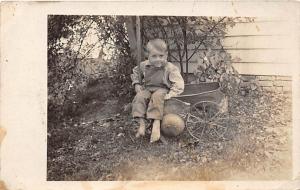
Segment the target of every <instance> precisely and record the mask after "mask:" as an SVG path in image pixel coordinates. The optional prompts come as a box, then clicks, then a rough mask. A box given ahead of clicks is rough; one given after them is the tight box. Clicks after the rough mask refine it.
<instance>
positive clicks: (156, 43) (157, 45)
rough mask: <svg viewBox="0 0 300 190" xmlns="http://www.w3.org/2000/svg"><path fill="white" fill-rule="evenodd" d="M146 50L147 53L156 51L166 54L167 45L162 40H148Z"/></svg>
mask: <svg viewBox="0 0 300 190" xmlns="http://www.w3.org/2000/svg"><path fill="white" fill-rule="evenodd" d="M146 49H147V51H148V53H149V52H150V51H151V50H153V49H155V50H158V51H160V52H163V53H167V52H168V48H167V44H166V43H165V42H164V41H163V40H162V39H154V40H150V41H149V42H148V43H147V46H146Z"/></svg>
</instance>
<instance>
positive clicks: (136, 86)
mask: <svg viewBox="0 0 300 190" xmlns="http://www.w3.org/2000/svg"><path fill="white" fill-rule="evenodd" d="M134 89H135V92H136V93H139V92H141V91H142V90H143V87H142V86H141V85H139V84H136V85H134Z"/></svg>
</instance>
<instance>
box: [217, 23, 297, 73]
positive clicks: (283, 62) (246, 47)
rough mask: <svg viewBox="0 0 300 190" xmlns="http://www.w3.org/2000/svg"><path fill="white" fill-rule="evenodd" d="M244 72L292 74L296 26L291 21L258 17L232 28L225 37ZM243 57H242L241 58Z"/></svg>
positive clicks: (227, 47)
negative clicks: (294, 28) (292, 26)
mask: <svg viewBox="0 0 300 190" xmlns="http://www.w3.org/2000/svg"><path fill="white" fill-rule="evenodd" d="M223 44H224V47H225V48H226V49H227V51H228V52H229V53H230V54H231V56H232V57H233V58H234V59H235V60H238V61H236V62H234V63H233V65H234V67H235V68H236V69H237V70H238V71H239V73H241V74H253V75H291V73H292V66H291V64H292V63H293V59H294V56H293V51H294V48H295V47H294V45H293V44H294V43H293V30H292V29H291V23H290V22H288V21H283V20H278V19H270V18H257V19H256V20H255V22H251V23H249V22H248V23H247V22H243V23H237V24H236V25H235V26H234V27H233V28H229V29H228V33H227V37H226V38H225V39H224V41H223ZM238 58H239V59H238Z"/></svg>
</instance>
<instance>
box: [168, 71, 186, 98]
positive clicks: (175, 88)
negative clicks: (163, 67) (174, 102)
mask: <svg viewBox="0 0 300 190" xmlns="http://www.w3.org/2000/svg"><path fill="white" fill-rule="evenodd" d="M169 80H170V82H171V88H170V92H169V95H170V96H171V97H174V96H177V95H179V94H181V93H182V92H183V90H184V80H183V78H182V76H181V74H180V71H179V69H178V68H177V67H176V66H175V67H174V68H172V70H171V72H170V74H169Z"/></svg>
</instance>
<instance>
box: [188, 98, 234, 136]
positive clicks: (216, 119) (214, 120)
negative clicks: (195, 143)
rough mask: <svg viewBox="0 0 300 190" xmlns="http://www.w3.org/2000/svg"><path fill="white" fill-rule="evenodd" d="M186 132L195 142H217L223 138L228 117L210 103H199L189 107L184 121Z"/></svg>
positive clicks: (215, 105)
mask: <svg viewBox="0 0 300 190" xmlns="http://www.w3.org/2000/svg"><path fill="white" fill-rule="evenodd" d="M186 122H187V123H186V126H187V130H188V132H189V133H190V135H191V136H192V137H194V138H195V139H197V140H203V139H204V136H203V135H204V134H205V137H206V138H209V137H210V138H212V140H219V139H224V138H225V136H224V135H225V133H226V132H227V129H228V123H229V116H228V113H227V112H224V111H223V110H222V109H221V107H220V105H219V104H217V103H215V102H211V101H201V102H198V103H196V104H194V105H193V106H192V107H191V110H190V114H189V115H188V116H187V120H186ZM202 137H203V138H202Z"/></svg>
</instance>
